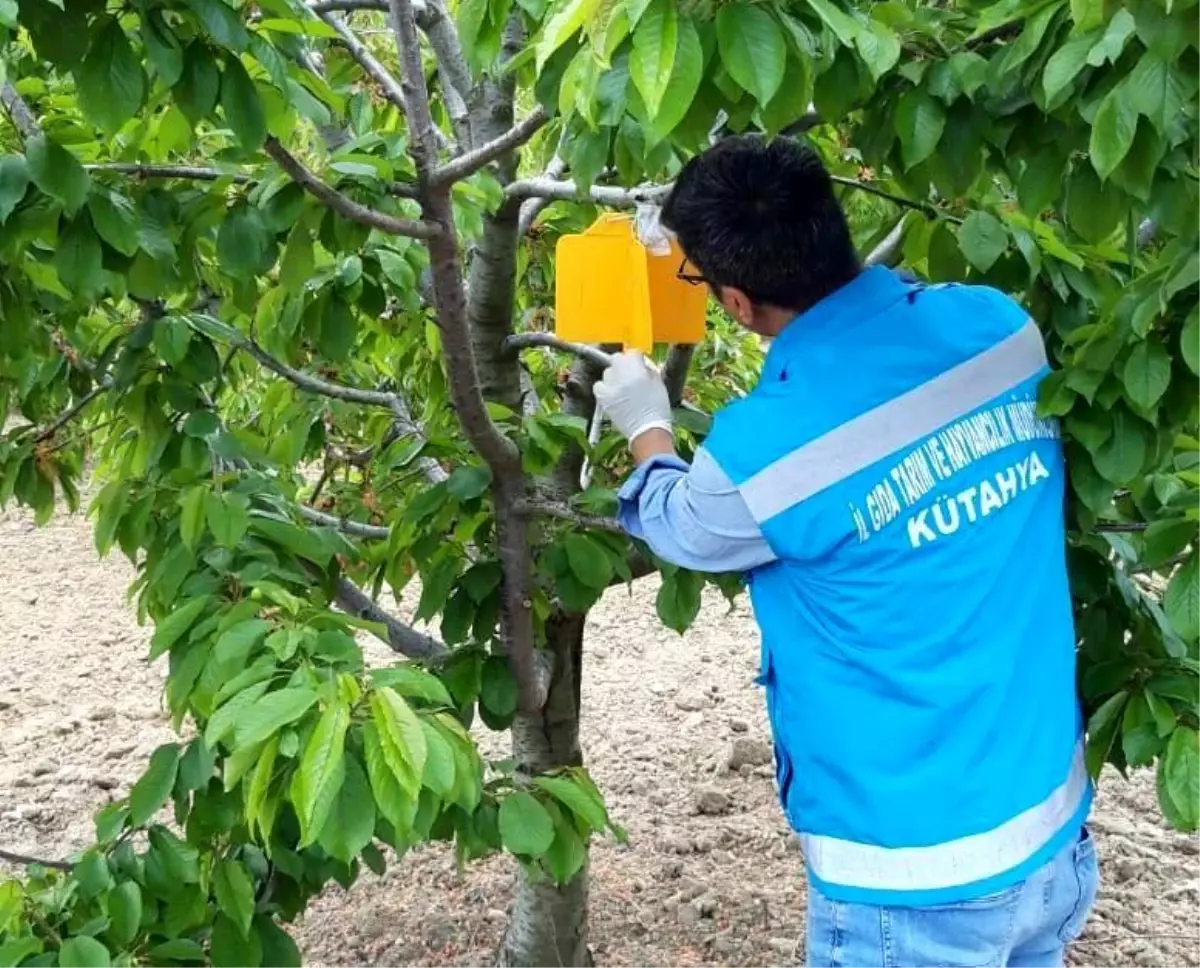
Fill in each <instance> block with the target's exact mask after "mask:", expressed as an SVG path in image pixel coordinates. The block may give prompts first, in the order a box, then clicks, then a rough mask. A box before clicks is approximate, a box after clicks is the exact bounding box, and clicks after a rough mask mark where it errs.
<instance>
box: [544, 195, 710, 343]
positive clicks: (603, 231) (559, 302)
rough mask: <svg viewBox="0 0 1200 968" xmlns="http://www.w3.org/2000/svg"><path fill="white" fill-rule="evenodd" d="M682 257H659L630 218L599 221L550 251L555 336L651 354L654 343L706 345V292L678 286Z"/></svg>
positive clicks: (674, 249) (676, 249) (678, 253)
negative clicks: (652, 251) (651, 250)
mask: <svg viewBox="0 0 1200 968" xmlns="http://www.w3.org/2000/svg"><path fill="white" fill-rule="evenodd" d="M682 261H683V253H682V252H681V251H680V249H679V247H678V245H676V244H675V242H674V241H673V240H672V242H671V254H670V255H663V256H656V255H653V254H651V253H650V252H648V251H646V248H645V246H643V245H642V243H641V242H640V241H638V238H637V233H636V231H635V229H634V223H633V219H632V218H630V217H629V216H628V215H618V214H615V213H608V214H605V215H601V216H600V218H599V219H597V220H596V222H595V223H594V224H593V225H592V226H591V227H590V228H589V229H587V230H586V231H585V232H584V233H583V234H582V235H564V236H563V237H562V238H560V239H559V240H558V247H557V249H556V251H555V262H556V266H555V287H554V292H555V300H554V315H555V323H554V329H555V332H556V333H557V334H558V336H559V337H560V338H561V339H565V340H569V341H571V342H574V343H619V344H621V345H622V346H625V347H627V348H629V349H636V350H641V351H642V352H643V353H650V351H651V350H653V349H654V344H655V343H701V342H703V341H704V306H705V303H706V302H707V299H708V291H707V289H706V288H705V287H704V286H693V285H689V284H688V283H686V282H684V281H683V280H681V279H679V278H678V272H679V266H680V264H681V263H682Z"/></svg>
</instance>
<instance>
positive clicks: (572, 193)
mask: <svg viewBox="0 0 1200 968" xmlns="http://www.w3.org/2000/svg"><path fill="white" fill-rule="evenodd" d="M672 187H673V186H672V185H647V186H643V187H641V188H619V187H617V186H614V185H592V186H591V187H590V188H586V189H582V190H581V189H580V188H579V187H578V186H577V185H576V184H575V183H574V182H573V181H561V180H558V179H554V178H546V177H542V178H524V179H521V180H520V181H515V182H513V183H512V184H511V185H509V186H508V187H507V188H506V189H505V190H504V194H505V196H506V197H508V198H519V199H522V200H524V199H527V198H540V199H544V200H546V201H549V202H593V203H595V204H596V205H604V206H605V207H607V208H634V207H636V206H637V205H641V204H644V203H648V204H659V203H661V202H662V201H663V199H665V198H666V197H667V195H668V194H669V193H670V191H671V188H672Z"/></svg>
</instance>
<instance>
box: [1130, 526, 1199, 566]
mask: <svg viewBox="0 0 1200 968" xmlns="http://www.w3.org/2000/svg"><path fill="white" fill-rule="evenodd" d="M1196 539H1197V535H1196V522H1195V521H1188V520H1186V519H1184V518H1175V519H1169V520H1165V521H1153V522H1151V524H1150V526H1149V527H1148V528H1146V530H1145V532H1143V534H1142V554H1141V558H1140V563H1141V564H1142V565H1144V566H1145V567H1147V568H1157V567H1158V566H1160V565H1162V564H1164V563H1165V562H1166V561H1167V560H1168V559H1170V558H1173V557H1174V556H1175V555H1177V554H1179V552H1181V551H1183V549H1184V548H1186V547H1187V546H1188V545H1189V544H1191V543H1192V542H1193V541H1196Z"/></svg>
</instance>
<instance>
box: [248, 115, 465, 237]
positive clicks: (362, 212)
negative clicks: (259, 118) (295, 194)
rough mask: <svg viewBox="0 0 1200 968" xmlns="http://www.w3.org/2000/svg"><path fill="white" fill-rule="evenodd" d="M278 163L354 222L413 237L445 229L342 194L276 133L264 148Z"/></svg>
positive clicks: (315, 194)
mask: <svg viewBox="0 0 1200 968" xmlns="http://www.w3.org/2000/svg"><path fill="white" fill-rule="evenodd" d="M264 150H265V151H266V152H267V154H268V155H270V156H271V157H272V158H273V159H274V160H275V163H276V164H278V165H279V167H280V168H282V169H283V170H284V171H285V172H286V173H287V174H288V175H289V176H290V177H291V179H292V180H293V181H294V182H295V183H296V184H297V185H299V186H300V187H301V188H303V189H305V190H306V191H307V192H309V194H311V195H312V196H314V197H315V198H318V199H320V200H321V201H322V202H324V203H325V204H326V205H328V206H329V207H330V208H331V209H333V210H334V211H335V212H337V213H338V214H339V215H341V216H342V217H343V218H348V219H350V220H351V221H352V222H359V223H361V224H362V225H369V226H370V227H371V228H374V229H379V230H380V231H381V232H386V233H387V234H389V235H403V236H407V237H409V238H412V239H431V238H433V237H434V236H436V235H438V234H439V233H440V232H441V231H442V230H441V229H440V228H439V227H438V226H437V225H434V224H432V223H430V222H420V221H416V220H414V219H407V218H397V217H396V216H394V215H385V214H384V213H383V212H377V211H375V209H373V208H368V207H367V206H366V205H360V204H359V203H358V202H356V201H354V199H352V198H350V197H348V196H346V195H343V194H342V193H341V192H339V191H338V190H337V189H336V188H333V187H331V186H330V185H326V184H325V183H324V182H323V181H321V179H320V178H318V177H317V176H316V175H314V174H313V173H312V172H311V171H309V170H308V169H307V168H306V167H304V165H303V163H301V161H300V160H299V159H298V158H296V157H295V156H294V155H292V154H291V152H289V151H288V150H287V149H286V148H285V147H284V146H283V145H281V144H280V143H279V140H278V139H277V138H275V137H269V138H267V142H266V145H265V149H264Z"/></svg>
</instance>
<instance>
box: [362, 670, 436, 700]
mask: <svg viewBox="0 0 1200 968" xmlns="http://www.w3.org/2000/svg"><path fill="white" fill-rule="evenodd" d="M370 676H371V681H372V682H373V683H375V685H377V686H391V688H393V689H395V690H396V692H398V693H399V694H400V695H402V696H411V697H413V698H416V699H427V700H429V702H431V703H433V704H434V705H436V706H451V707H452V706H454V700H453V699H451V698H450V693H449V692H447V691H446V687H445V686H444V685H443V684H442V680H441V679H439V678H438V677H437V676H435V675H433V674H432V673H430V672H426V671H425V670H424V669H421V668H418V667H417V666H412V665H401V666H392V667H390V668H387V669H372V670H371V672H370Z"/></svg>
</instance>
